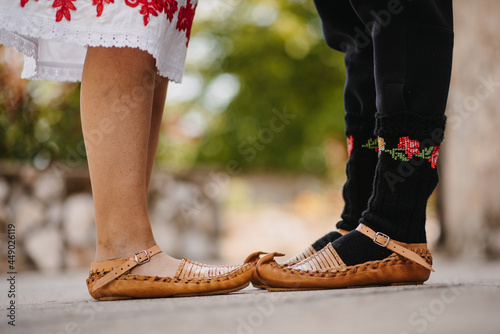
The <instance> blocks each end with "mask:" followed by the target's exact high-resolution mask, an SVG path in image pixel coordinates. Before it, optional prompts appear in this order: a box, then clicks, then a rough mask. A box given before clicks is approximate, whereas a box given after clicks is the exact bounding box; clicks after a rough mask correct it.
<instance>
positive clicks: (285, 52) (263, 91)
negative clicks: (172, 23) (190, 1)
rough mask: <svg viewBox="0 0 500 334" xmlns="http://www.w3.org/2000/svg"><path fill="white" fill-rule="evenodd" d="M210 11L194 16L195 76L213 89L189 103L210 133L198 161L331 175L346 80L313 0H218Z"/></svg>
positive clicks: (203, 139) (190, 65)
mask: <svg viewBox="0 0 500 334" xmlns="http://www.w3.org/2000/svg"><path fill="white" fill-rule="evenodd" d="M202 5H203V3H200V6H202ZM200 9H202V8H199V9H198V10H200ZM207 11H208V12H209V13H210V14H206V15H200V16H201V17H200V16H199V17H197V19H199V20H198V21H196V20H195V28H196V32H195V34H194V37H193V38H192V39H191V45H190V49H189V51H188V54H189V55H190V56H191V55H192V53H194V52H197V54H196V55H194V57H191V58H194V59H195V60H194V61H192V62H190V61H189V58H188V66H187V70H186V72H187V73H190V72H191V71H193V70H194V71H197V72H198V73H199V74H201V77H202V81H203V82H204V83H206V84H204V90H203V92H202V93H201V94H200V96H201V98H198V99H196V100H193V101H192V102H190V103H188V104H187V105H184V108H186V109H185V110H191V111H193V110H194V112H195V113H197V114H201V116H200V117H201V119H203V120H204V121H202V124H203V123H204V124H205V127H206V128H205V129H204V131H203V133H202V135H201V136H200V139H201V143H199V144H198V143H196V145H199V149H198V150H197V155H196V156H195V159H196V161H197V163H198V164H199V163H202V164H209V165H214V164H216V165H218V166H224V164H225V163H227V162H228V161H231V160H236V161H238V162H239V163H240V165H241V166H242V167H243V168H244V170H246V171H248V170H255V169H275V170H291V171H306V172H312V173H323V172H324V171H325V166H326V164H325V162H326V160H325V156H324V154H325V153H324V152H325V149H324V144H325V140H326V139H327V138H331V137H334V138H339V139H341V140H342V141H343V140H344V139H343V129H344V125H343V115H344V109H343V102H342V91H343V84H344V80H345V77H344V76H345V74H344V65H343V57H342V56H341V54H340V53H337V52H334V51H332V50H330V49H329V48H328V47H327V46H326V44H325V43H324V41H323V36H322V32H321V26H320V20H319V18H318V15H317V13H316V10H315V8H314V5H313V3H312V1H290V0H275V1H269V0H266V1H233V2H230V3H229V4H226V5H224V4H222V2H219V3H218V2H217V1H215V4H213V5H212V7H211V8H209V9H207ZM198 14H200V12H198ZM200 53H201V54H202V55H200ZM202 57H208V58H211V61H209V62H208V64H209V66H207V62H206V60H203V59H202V60H201V61H200V60H199V58H202ZM235 92H236V95H234V94H233V93H235ZM224 93H226V94H224ZM228 96H229V97H231V98H232V100H230V102H229V103H228V104H224V101H225V100H224V98H225V97H228ZM220 100H223V101H222V102H221V101H220ZM177 107H179V106H177ZM181 109H182V107H181ZM188 113H189V112H188ZM286 115H289V116H286ZM191 156H192V155H191ZM167 159H168V158H167Z"/></svg>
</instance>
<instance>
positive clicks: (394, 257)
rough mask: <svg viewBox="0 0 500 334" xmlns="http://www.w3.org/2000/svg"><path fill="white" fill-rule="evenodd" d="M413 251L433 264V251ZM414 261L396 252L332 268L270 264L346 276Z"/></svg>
mask: <svg viewBox="0 0 500 334" xmlns="http://www.w3.org/2000/svg"><path fill="white" fill-rule="evenodd" d="M412 251H413V252H415V253H417V254H418V255H420V256H421V257H422V258H423V259H424V260H425V261H426V262H427V263H429V264H430V265H432V255H431V252H430V251H429V250H428V249H412ZM412 263H414V262H413V261H411V260H409V259H407V258H405V257H404V256H401V255H399V254H396V253H392V254H391V255H390V256H388V257H386V258H385V259H383V260H377V261H368V262H365V263H361V264H357V265H354V266H348V267H337V268H331V269H321V270H318V269H313V270H300V269H299V268H296V267H295V266H291V267H282V266H280V265H279V264H277V263H276V262H271V263H270V265H272V266H274V267H276V268H279V269H280V270H282V271H284V272H290V273H293V274H295V275H297V274H298V275H303V276H309V277H337V276H345V275H349V274H354V273H356V272H358V271H369V270H375V269H378V268H379V267H385V266H395V265H401V264H412Z"/></svg>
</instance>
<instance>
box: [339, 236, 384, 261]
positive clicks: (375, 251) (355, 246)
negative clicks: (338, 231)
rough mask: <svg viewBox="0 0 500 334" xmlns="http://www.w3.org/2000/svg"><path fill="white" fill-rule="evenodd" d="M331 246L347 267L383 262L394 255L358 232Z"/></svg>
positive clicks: (343, 237)
mask: <svg viewBox="0 0 500 334" xmlns="http://www.w3.org/2000/svg"><path fill="white" fill-rule="evenodd" d="M331 244H332V246H333V248H334V249H335V250H336V251H337V254H338V255H339V256H340V258H341V259H342V260H343V261H344V263H345V264H346V265H347V266H354V265H356V264H361V263H365V262H368V261H376V260H382V259H385V258H386V257H388V256H389V255H391V253H392V252H391V251H390V250H388V249H387V248H385V247H382V246H380V245H378V244H376V243H374V242H373V240H372V239H370V238H367V237H366V236H365V235H364V234H362V233H361V232H359V231H356V230H354V231H351V232H349V233H348V234H346V235H344V236H342V237H340V238H338V239H336V240H335V241H333V242H332V243H331Z"/></svg>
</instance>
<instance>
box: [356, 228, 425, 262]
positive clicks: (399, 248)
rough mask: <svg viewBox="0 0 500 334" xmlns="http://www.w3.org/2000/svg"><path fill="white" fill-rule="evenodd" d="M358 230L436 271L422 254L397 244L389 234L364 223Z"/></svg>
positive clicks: (378, 243)
mask: <svg viewBox="0 0 500 334" xmlns="http://www.w3.org/2000/svg"><path fill="white" fill-rule="evenodd" d="M356 230H357V231H359V232H361V233H363V234H364V235H366V236H367V237H369V238H370V239H372V240H373V242H374V243H376V244H377V245H379V246H382V247H386V248H387V249H389V250H391V251H393V252H394V253H397V254H399V255H401V256H403V257H405V258H407V259H408V260H411V261H413V262H415V263H418V264H419V265H421V266H422V267H424V268H427V269H429V270H431V271H434V269H432V266H431V265H430V264H429V263H427V262H426V261H425V260H424V259H423V258H422V257H421V256H420V255H418V254H417V253H415V252H413V251H411V250H409V249H408V248H405V247H403V246H400V245H399V244H397V242H396V241H394V240H392V239H391V238H390V237H389V236H388V235H387V234H384V233H382V232H375V231H374V230H372V229H371V228H369V227H368V226H366V225H364V224H359V225H358V227H357V228H356Z"/></svg>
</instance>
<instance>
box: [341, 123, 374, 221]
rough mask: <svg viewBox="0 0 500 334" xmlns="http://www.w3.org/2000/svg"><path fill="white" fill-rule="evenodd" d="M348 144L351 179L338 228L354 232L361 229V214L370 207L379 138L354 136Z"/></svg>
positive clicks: (347, 184)
mask: <svg viewBox="0 0 500 334" xmlns="http://www.w3.org/2000/svg"><path fill="white" fill-rule="evenodd" d="M347 142H348V144H347V145H348V151H349V159H348V160H347V164H346V175H347V180H346V183H345V184H344V187H343V189H342V196H343V198H344V203H345V204H344V210H343V212H342V215H341V217H342V220H341V221H340V222H338V223H337V228H339V229H343V230H346V231H351V230H354V229H355V228H356V227H357V226H358V224H359V219H360V218H361V214H362V213H363V211H365V210H366V208H367V207H368V200H369V198H370V196H371V194H372V188H373V177H374V174H375V168H376V166H377V161H378V154H377V151H378V144H377V138H376V137H373V135H372V134H371V133H370V134H369V135H361V134H353V135H350V136H349V137H348V140H347Z"/></svg>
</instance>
